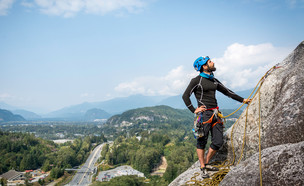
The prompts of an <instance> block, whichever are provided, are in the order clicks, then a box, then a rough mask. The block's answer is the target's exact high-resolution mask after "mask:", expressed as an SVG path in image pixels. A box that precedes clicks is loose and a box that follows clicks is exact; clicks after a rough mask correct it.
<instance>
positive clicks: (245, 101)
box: [243, 99, 252, 104]
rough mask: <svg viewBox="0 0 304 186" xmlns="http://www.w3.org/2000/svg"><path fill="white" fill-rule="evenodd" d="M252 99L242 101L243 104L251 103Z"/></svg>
mask: <svg viewBox="0 0 304 186" xmlns="http://www.w3.org/2000/svg"><path fill="white" fill-rule="evenodd" d="M251 100H252V99H244V100H243V103H246V104H249V103H250V102H251Z"/></svg>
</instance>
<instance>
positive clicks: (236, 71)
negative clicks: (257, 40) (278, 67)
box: [214, 43, 291, 90]
mask: <svg viewBox="0 0 304 186" xmlns="http://www.w3.org/2000/svg"><path fill="white" fill-rule="evenodd" d="M290 51H291V50H290V49H287V48H279V47H274V46H273V45H272V44H270V43H263V44H259V45H248V46H246V45H242V44H239V43H234V44H232V45H230V46H229V47H228V48H227V49H226V51H225V53H224V56H222V57H220V58H214V62H215V66H216V67H217V71H216V73H215V75H216V77H217V78H218V79H219V80H220V81H222V82H223V83H224V84H225V85H226V86H228V87H230V88H232V89H237V90H245V89H249V88H252V87H254V86H255V84H256V83H257V82H258V80H259V79H260V77H261V76H263V75H264V73H265V72H266V71H267V70H268V69H270V68H271V67H272V66H274V65H275V64H277V63H279V62H281V61H282V60H283V59H284V58H285V57H287V55H288V54H289V52H290Z"/></svg>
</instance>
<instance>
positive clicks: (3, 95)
mask: <svg viewBox="0 0 304 186" xmlns="http://www.w3.org/2000/svg"><path fill="white" fill-rule="evenodd" d="M10 98H13V96H12V95H10V94H8V93H1V94H0V100H7V99H10Z"/></svg>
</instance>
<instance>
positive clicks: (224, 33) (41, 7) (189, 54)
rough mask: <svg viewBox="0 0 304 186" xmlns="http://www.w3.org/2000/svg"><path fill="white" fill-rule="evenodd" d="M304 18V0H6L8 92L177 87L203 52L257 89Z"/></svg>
mask: <svg viewBox="0 0 304 186" xmlns="http://www.w3.org/2000/svg"><path fill="white" fill-rule="evenodd" d="M303 20H304V0H231V1H228V0H218V1H211V0H210V1H207V0H188V1H186V0H32V1H31V0H0V102H5V103H7V104H10V105H14V106H16V107H20V108H24V109H28V110H31V111H35V112H38V113H43V112H49V111H53V110H56V109H60V108H63V107H66V106H70V105H75V104H79V103H82V102H85V101H87V102H94V101H103V100H108V99H111V98H115V97H124V96H129V95H133V94H143V95H148V96H154V95H167V96H171V95H179V94H182V93H183V91H184V89H185V88H186V86H187V84H188V83H189V81H190V79H191V78H193V77H195V76H196V75H197V72H195V71H194V69H193V66H192V65H193V61H194V60H195V59H196V58H197V57H199V56H204V55H208V56H210V57H211V58H212V59H213V60H214V62H215V65H216V67H217V71H216V73H215V76H216V77H217V78H218V79H219V80H220V81H222V82H223V83H225V84H226V85H227V86H228V87H229V88H231V89H232V90H234V91H238V90H245V89H249V88H252V87H254V85H255V84H256V82H257V81H258V80H259V78H260V76H262V75H263V74H264V73H265V72H266V71H267V70H268V69H269V68H270V67H271V66H273V65H274V64H276V63H278V62H281V61H282V60H283V59H284V58H285V57H286V56H287V55H288V54H289V53H290V52H291V51H292V50H293V49H294V48H295V47H296V46H297V45H298V44H299V43H300V42H301V41H303V38H304V37H303V36H304V24H303Z"/></svg>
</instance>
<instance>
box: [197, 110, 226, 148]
mask: <svg viewBox="0 0 304 186" xmlns="http://www.w3.org/2000/svg"><path fill="white" fill-rule="evenodd" d="M213 114H214V112H213V111H212V110H207V111H205V112H203V122H204V124H203V128H204V136H203V137H201V138H197V145H196V148H198V149H205V147H206V144H207V140H208V135H209V131H211V145H210V147H211V148H212V149H213V150H219V149H220V147H221V146H222V145H223V142H224V141H223V128H224V126H223V122H222V120H221V119H220V118H219V117H216V116H213ZM212 117H213V118H212ZM210 118H212V119H211V120H210ZM208 120H210V121H209V122H207V121H208ZM205 122H207V123H205ZM214 124H215V125H214ZM212 125H214V126H213V127H212Z"/></svg>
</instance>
